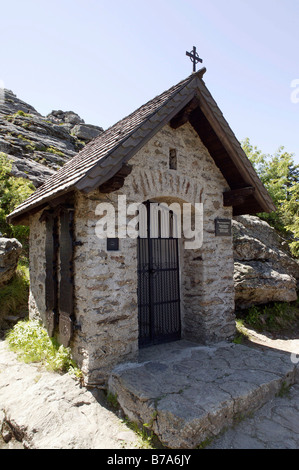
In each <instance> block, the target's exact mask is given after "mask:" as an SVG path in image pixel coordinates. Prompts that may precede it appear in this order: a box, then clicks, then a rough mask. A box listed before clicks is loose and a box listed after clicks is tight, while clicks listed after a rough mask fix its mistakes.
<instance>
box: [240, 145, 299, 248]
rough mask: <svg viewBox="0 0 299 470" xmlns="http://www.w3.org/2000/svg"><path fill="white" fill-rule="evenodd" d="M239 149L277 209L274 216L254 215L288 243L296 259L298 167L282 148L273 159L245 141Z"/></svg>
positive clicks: (297, 243)
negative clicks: (246, 157) (241, 148)
mask: <svg viewBox="0 0 299 470" xmlns="http://www.w3.org/2000/svg"><path fill="white" fill-rule="evenodd" d="M242 147H243V150H244V151H245V153H246V155H247V156H248V158H249V160H250V161H251V163H252V164H253V166H254V168H255V170H256V172H257V174H258V175H259V177H260V179H261V181H262V183H263V184H264V186H265V187H266V189H267V190H268V192H269V194H270V196H271V197H272V199H273V202H274V204H275V205H276V207H277V211H276V212H272V213H271V214H266V213H262V214H258V215H259V216H260V217H261V218H262V219H263V220H266V221H267V222H268V223H269V224H270V225H272V226H273V227H274V228H276V229H277V230H278V231H279V232H281V233H282V234H283V235H284V236H286V237H287V238H288V239H290V248H291V250H292V252H293V254H294V255H297V256H298V255H299V240H298V239H297V238H298V237H299V220H298V210H299V198H298V192H299V165H296V164H295V163H294V155H293V154H291V153H288V152H286V151H285V148H284V147H280V148H279V149H278V151H277V152H276V153H275V154H274V155H266V154H264V153H262V152H261V150H259V149H258V148H257V147H255V146H253V145H252V144H251V143H250V140H249V139H248V138H247V139H245V140H244V141H243V142H242Z"/></svg>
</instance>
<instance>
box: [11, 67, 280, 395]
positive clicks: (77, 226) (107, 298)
mask: <svg viewBox="0 0 299 470" xmlns="http://www.w3.org/2000/svg"><path fill="white" fill-rule="evenodd" d="M205 72H206V70H205V68H203V69H201V70H200V71H198V72H195V73H193V74H192V75H191V76H189V77H188V78H186V79H185V80H183V81H181V82H180V83H178V84H177V85H175V86H173V87H171V88H170V89H169V90H167V91H165V92H164V93H162V94H161V95H159V96H157V97H155V98H154V99H152V100H151V101H149V102H148V103H146V104H144V105H143V106H141V107H140V108H139V109H137V110H136V111H134V112H133V113H132V114H130V115H129V116H127V117H125V118H124V119H122V120H121V121H119V122H118V123H116V124H115V125H113V126H112V127H110V128H109V129H107V130H106V131H105V132H103V133H102V134H101V135H99V136H98V137H96V138H95V139H94V140H93V141H91V142H90V143H89V144H87V145H86V146H85V147H84V149H83V150H81V151H80V152H79V153H78V154H77V155H76V156H75V157H74V158H72V159H71V160H70V161H68V162H67V163H66V164H65V165H64V166H63V167H62V168H61V169H60V170H59V171H58V172H57V173H56V174H55V175H53V176H52V177H50V178H49V179H48V180H47V181H46V182H45V183H44V184H43V186H41V187H40V188H38V189H37V190H36V191H35V192H34V193H33V194H32V195H31V196H30V197H29V198H28V199H27V200H26V201H25V202H23V203H22V204H21V205H20V206H19V207H17V208H16V209H15V210H14V212H12V213H11V214H10V215H9V217H8V221H9V222H10V223H13V224H26V225H29V226H30V298H29V315H30V318H35V319H39V320H40V321H41V322H42V323H43V324H44V326H45V327H46V328H47V329H48V332H49V334H50V336H53V335H56V336H57V338H58V339H59V341H60V342H61V343H62V344H64V345H65V346H69V347H70V348H71V351H72V354H73V357H74V359H75V360H76V361H77V363H78V365H79V366H80V367H81V369H82V371H83V373H84V376H85V381H86V384H87V385H91V386H92V385H96V386H99V387H105V386H106V384H107V378H108V376H109V373H110V372H111V370H112V369H113V368H114V367H115V366H116V365H118V364H120V363H123V362H130V361H135V360H137V359H138V351H139V349H140V348H144V347H147V346H152V345H155V344H158V343H163V342H169V341H178V340H180V339H187V340H192V341H195V342H198V343H201V344H207V343H213V342H218V341H222V340H227V339H230V338H232V337H233V336H234V333H235V318H234V283H233V270H234V260H233V243H232V233H231V220H232V217H233V216H234V215H241V214H256V213H259V212H271V211H274V210H275V206H274V204H273V202H272V200H271V198H270V196H269V194H268V193H267V191H266V189H265V188H264V186H263V185H262V183H261V181H260V179H259V178H258V176H257V174H256V172H255V170H254V169H253V167H252V165H251V163H250V161H249V160H248V158H247V157H246V155H245V153H244V151H243V150H242V148H241V146H240V144H239V142H238V140H237V139H236V137H235V135H234V134H233V132H232V130H231V129H230V127H229V125H228V123H227V122H226V120H225V118H224V117H223V115H222V113H221V111H220V109H219V108H218V106H217V104H216V102H215V101H214V99H213V97H212V96H211V94H210V92H209V91H208V89H207V87H206V85H205V82H204V81H203V75H204V73H205ZM124 196H126V198H125V200H126V204H127V205H130V204H131V205H132V204H136V205H137V206H138V204H142V207H143V208H144V207H145V208H146V209H147V212H145V216H144V218H145V219H146V222H147V225H146V230H145V232H144V233H143V236H137V237H129V236H122V237H120V236H119V233H120V231H121V232H122V234H126V227H127V223H128V221H130V220H132V216H133V214H127V215H126V218H125V220H124V218H123V217H122V219H121V220H122V224H123V226H122V227H120V224H119V223H118V224H117V222H119V220H120V218H119V217H118V213H119V210H120V209H119V201H123V200H124ZM107 204H110V206H112V207H114V208H115V214H116V216H115V217H114V219H113V220H114V221H116V230H115V233H111V234H108V235H107V237H100V236H99V233H98V228H99V223H100V221H101V220H102V219H101V218H102V217H103V214H104V212H103V211H102V212H101V210H100V209H99V208H101V207H102V208H103V207H106V205H107ZM152 206H153V207H155V208H156V209H157V213H158V217H157V218H156V219H155V221H153V220H152V218H151V215H149V213H150V208H151V207H152ZM160 206H161V210H160ZM196 206H200V207H201V208H202V213H201V217H202V219H201V222H202V224H201V237H202V239H201V244H200V246H195V247H194V248H189V249H187V248H186V241H187V237H186V234H183V235H181V234H179V233H178V230H177V228H178V227H181V225H182V223H181V222H182V212H183V209H184V208H186V207H189V208H190V207H191V211H190V213H191V215H192V214H193V216H194V215H196V214H197V212H196V211H195V210H193V209H192V208H195V207H196ZM107 207H108V206H107ZM167 207H168V208H171V209H169V210H167ZM107 211H108V209H107ZM105 214H106V219H107V214H108V212H107V213H105ZM136 214H137V215H138V211H137V212H136ZM136 214H135V215H136ZM159 214H160V215H159ZM165 214H166V220H169V227H170V230H168V232H167V231H166V234H167V235H166V236H165V233H162V232H163V231H162V225H163V223H164V222H163V221H165ZM107 220H108V219H107ZM139 223H140V220H139ZM167 223H168V222H167ZM151 225H154V228H155V230H153V231H151V230H150V229H151V228H152V227H151ZM164 225H165V224H164ZM152 233H153V234H152ZM180 235H181V236H180Z"/></svg>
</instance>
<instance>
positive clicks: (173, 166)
mask: <svg viewBox="0 0 299 470" xmlns="http://www.w3.org/2000/svg"><path fill="white" fill-rule="evenodd" d="M169 169H170V170H177V152H176V149H170V150H169Z"/></svg>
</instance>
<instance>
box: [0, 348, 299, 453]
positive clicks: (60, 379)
mask: <svg viewBox="0 0 299 470" xmlns="http://www.w3.org/2000/svg"><path fill="white" fill-rule="evenodd" d="M286 392H288V390H286ZM4 419H7V420H8V421H9V422H10V423H11V424H12V425H13V426H14V427H15V428H16V429H18V432H19V433H20V435H22V434H23V444H21V443H19V442H17V441H14V440H11V441H10V443H9V444H5V443H4V442H3V441H2V442H1V440H0V449H5V448H22V447H23V445H24V444H25V446H26V447H29V448H36V449H47V448H50V449H52V448H53V449H55V448H86V449H87V448H94V449H105V448H106V449H121V448H126V449H132V448H139V447H140V441H139V438H138V437H137V436H136V435H135V434H134V433H133V432H132V431H130V430H129V429H128V428H127V427H126V426H125V425H124V424H123V423H122V422H121V420H119V419H118V418H117V417H116V416H115V415H114V414H113V413H111V412H110V411H109V410H107V409H106V408H105V407H104V406H102V404H101V402H100V403H99V402H98V401H97V400H96V397H94V396H93V395H92V393H91V392H89V391H87V390H86V389H85V388H84V387H83V388H82V387H80V386H79V385H78V383H77V382H75V381H74V380H73V379H72V378H71V377H70V376H67V375H66V376H60V375H58V374H51V373H49V372H45V371H44V370H41V369H40V368H39V367H38V366H37V365H29V364H23V363H20V362H18V361H17V359H16V356H15V354H13V353H11V352H10V351H8V348H7V345H6V343H5V342H1V341H0V428H1V426H2V423H3V420H4ZM207 448H208V449H256V448H262V449H289V448H295V449H298V448H299V384H296V385H293V386H292V387H291V389H290V390H289V393H286V394H285V395H284V396H283V397H277V398H274V399H273V400H271V401H270V402H269V403H267V404H266V405H264V406H263V407H262V408H261V409H260V410H259V411H257V412H256V413H255V414H254V415H253V416H252V417H249V418H246V419H244V420H243V421H241V422H239V423H238V424H236V425H235V426H234V427H233V428H231V429H228V430H227V431H226V432H225V433H223V434H222V435H221V436H220V437H219V438H217V439H215V440H213V441H212V442H210V443H209V445H207Z"/></svg>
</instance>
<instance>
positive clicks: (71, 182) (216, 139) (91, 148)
mask: <svg viewBox="0 0 299 470" xmlns="http://www.w3.org/2000/svg"><path fill="white" fill-rule="evenodd" d="M205 71H206V69H202V70H200V71H199V72H197V73H194V74H192V75H191V76H189V77H188V78H187V79H185V80H183V81H181V82H180V83H178V84H177V85H175V86H173V87H171V88H170V89H169V90H167V91H165V92H164V93H162V94H161V95H159V96H157V97H156V98H154V99H153V100H151V101H149V102H148V103H146V104H145V105H143V106H141V107H140V108H138V109H137V110H136V111H134V112H133V113H132V114H130V115H129V116H127V117H126V118H124V119H122V120H121V121H119V122H118V123H116V124H115V125H113V126H112V127H110V128H109V129H107V130H106V131H105V132H104V133H102V134H101V135H99V136H98V137H96V138H95V139H94V140H93V141H92V142H90V143H89V144H87V145H86V147H85V148H84V149H83V150H81V152H79V153H78V154H77V155H76V156H75V157H73V158H72V159H71V160H70V161H69V162H67V163H66V164H65V165H64V166H63V167H62V168H61V169H60V170H59V171H58V172H57V173H56V174H55V175H53V176H52V177H50V178H49V179H48V180H47V181H46V182H45V183H44V184H43V186H41V187H40V188H38V189H37V190H36V191H35V192H34V193H33V194H32V195H31V196H30V197H29V198H28V199H27V200H26V201H25V202H24V203H22V204H21V205H20V206H18V207H17V208H16V209H15V211H14V212H12V214H10V215H9V217H8V219H9V221H10V222H12V221H15V222H17V219H19V218H20V217H21V216H23V215H24V214H26V213H27V212H28V211H31V210H34V209H35V210H36V209H37V208H38V207H40V206H41V205H44V204H46V203H47V202H48V201H50V200H51V199H53V198H57V197H59V196H61V195H62V194H65V193H67V192H69V191H71V190H73V189H75V188H76V189H78V190H80V191H83V192H86V193H88V192H90V191H92V190H93V189H95V188H97V187H98V186H100V185H102V184H104V183H105V182H107V181H108V180H109V179H110V178H112V177H113V176H114V175H115V174H116V173H117V172H118V171H119V170H120V169H121V168H122V166H123V165H124V164H125V163H126V162H127V161H128V160H129V159H130V158H131V157H132V156H133V155H134V154H135V153H136V152H137V151H138V150H139V149H140V148H142V147H143V146H144V145H145V143H146V142H148V140H149V139H150V138H151V137H153V136H154V135H155V134H156V133H157V132H158V131H159V130H160V129H161V128H162V127H163V126H164V125H165V124H167V123H170V124H171V125H172V126H173V127H174V128H175V127H178V126H179V125H181V124H182V123H184V122H186V121H187V120H189V121H190V123H191V124H192V126H193V127H194V129H195V130H196V131H197V132H198V134H199V136H200V138H201V139H202V141H203V143H204V144H205V145H206V147H207V148H208V150H209V151H210V153H211V156H212V157H213V158H214V160H215V163H216V165H217V166H218V167H219V169H220V171H221V172H222V173H223V175H224V177H225V179H226V180H227V182H228V184H229V186H230V187H231V189H232V190H234V189H240V188H242V187H248V186H252V187H253V188H254V194H253V195H251V196H250V197H251V199H252V201H251V206H250V204H249V206H248V207H249V209H250V210H249V211H247V210H246V207H245V206H244V207H243V208H242V207H241V208H239V211H241V212H240V213H256V212H261V211H265V212H271V211H272V210H275V206H274V204H273V202H272V200H271V198H270V196H269V194H268V193H267V191H266V189H265V188H264V186H263V185H262V183H261V181H260V179H259V178H258V176H257V174H256V172H255V170H254V169H253V167H252V165H251V163H250V161H249V160H248V158H247V157H246V155H245V153H244V151H243V150H242V148H241V146H240V144H239V142H238V140H237V139H236V137H235V136H234V134H233V132H232V131H231V129H230V127H229V126H228V124H227V122H226V121H225V119H224V117H223V115H222V113H221V111H220V110H219V108H218V106H217V104H216V103H215V101H214V100H213V98H212V96H211V94H210V93H209V91H208V90H207V88H206V86H205V84H204V82H203V80H202V76H203V74H204V73H205ZM241 206H242V204H241Z"/></svg>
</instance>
